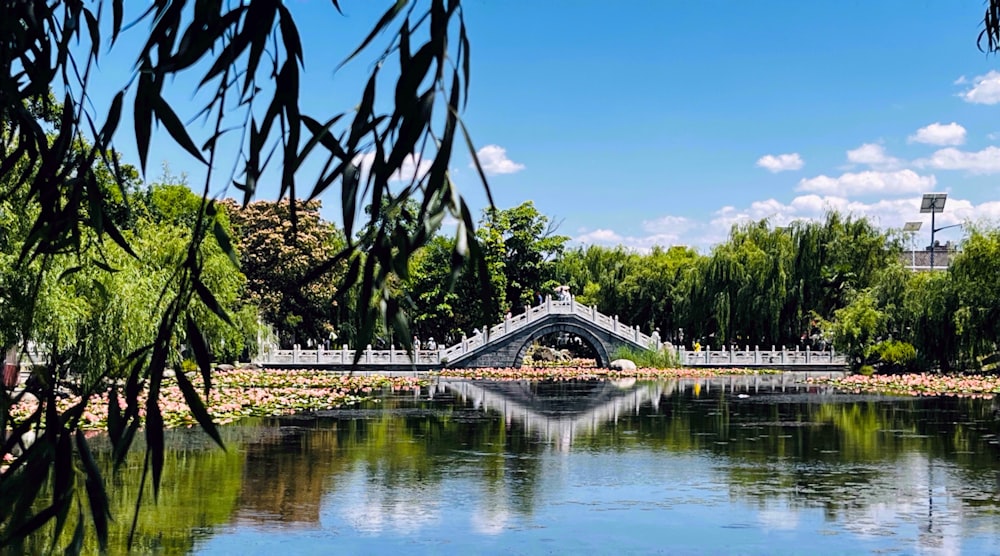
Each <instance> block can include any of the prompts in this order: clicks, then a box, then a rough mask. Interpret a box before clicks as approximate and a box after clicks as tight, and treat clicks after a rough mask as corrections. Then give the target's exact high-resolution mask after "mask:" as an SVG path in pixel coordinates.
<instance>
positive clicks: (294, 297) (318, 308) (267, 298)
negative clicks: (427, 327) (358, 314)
mask: <svg viewBox="0 0 1000 556" xmlns="http://www.w3.org/2000/svg"><path fill="white" fill-rule="evenodd" d="M225 206H226V208H227V211H228V212H229V213H230V219H231V220H232V223H233V230H234V235H235V236H236V245H237V249H238V251H239V254H240V267H241V268H242V269H243V271H244V272H245V273H246V276H247V293H248V299H249V301H250V302H251V303H252V304H254V305H256V306H257V307H258V308H259V310H260V315H261V317H262V318H263V320H264V322H266V323H268V324H270V325H272V326H273V327H274V329H275V331H276V332H277V333H278V335H279V338H280V339H281V343H283V344H284V345H286V346H288V347H291V345H293V344H301V345H306V343H307V341H308V340H313V341H314V342H317V341H320V342H322V341H325V340H328V339H330V338H331V337H332V338H336V339H337V340H338V342H342V343H349V344H351V345H356V344H355V341H356V340H357V338H356V337H355V331H356V323H350V322H348V326H345V327H341V326H338V324H339V322H338V321H340V320H341V319H344V320H348V319H347V317H345V316H344V314H343V313H347V312H348V311H353V310H355V309H356V308H357V307H356V304H357V301H356V300H355V299H351V298H350V297H348V296H346V295H344V294H345V291H343V290H341V289H340V285H341V284H342V282H343V280H344V274H345V272H346V264H344V263H343V262H341V263H340V264H337V265H333V266H327V265H326V262H327V261H330V260H331V259H332V258H333V257H335V256H336V254H337V253H339V252H341V251H342V250H343V249H344V247H345V246H346V241H345V239H344V237H343V235H342V234H341V233H340V231H338V230H337V229H336V228H335V227H334V226H333V225H332V224H330V223H329V222H326V221H325V220H323V218H322V217H321V216H320V208H321V203H320V202H319V201H309V202H304V201H298V202H296V203H295V205H294V210H295V212H296V215H297V222H296V225H295V226H294V227H293V225H292V221H291V210H292V207H291V206H290V205H289V204H288V203H287V202H285V201H278V202H275V201H255V202H253V203H250V204H249V205H247V206H245V207H242V208H241V207H239V206H238V205H237V204H236V203H235V202H232V201H228V202H227V203H226V204H225ZM341 308H344V309H345V310H344V311H341ZM345 328H346V330H345Z"/></svg>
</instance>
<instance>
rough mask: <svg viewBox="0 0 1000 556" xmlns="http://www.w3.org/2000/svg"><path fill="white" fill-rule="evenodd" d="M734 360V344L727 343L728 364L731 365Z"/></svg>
mask: <svg viewBox="0 0 1000 556" xmlns="http://www.w3.org/2000/svg"><path fill="white" fill-rule="evenodd" d="M735 362H736V345H735V344H729V364H730V365H732V364H733V363H735Z"/></svg>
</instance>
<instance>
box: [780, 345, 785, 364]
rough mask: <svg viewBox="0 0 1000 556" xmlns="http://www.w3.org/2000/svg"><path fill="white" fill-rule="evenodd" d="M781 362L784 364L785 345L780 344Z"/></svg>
mask: <svg viewBox="0 0 1000 556" xmlns="http://www.w3.org/2000/svg"><path fill="white" fill-rule="evenodd" d="M781 364H782V365H784V364H785V346H781Z"/></svg>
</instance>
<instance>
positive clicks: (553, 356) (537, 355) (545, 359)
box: [531, 346, 569, 363]
mask: <svg viewBox="0 0 1000 556" xmlns="http://www.w3.org/2000/svg"><path fill="white" fill-rule="evenodd" d="M531 359H532V360H534V361H537V362H542V363H554V362H559V361H566V360H567V359H569V356H568V355H567V354H566V353H565V352H564V351H561V350H557V349H553V348H550V347H548V346H537V347H535V349H534V350H533V351H532V353H531Z"/></svg>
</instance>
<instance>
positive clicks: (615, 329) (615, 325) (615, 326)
mask: <svg viewBox="0 0 1000 556" xmlns="http://www.w3.org/2000/svg"><path fill="white" fill-rule="evenodd" d="M611 331H612V332H614V333H615V334H617V333H618V315H615V318H614V320H613V321H612V323H611Z"/></svg>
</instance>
